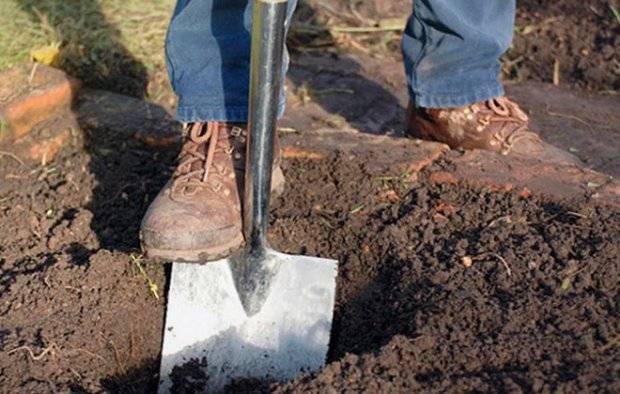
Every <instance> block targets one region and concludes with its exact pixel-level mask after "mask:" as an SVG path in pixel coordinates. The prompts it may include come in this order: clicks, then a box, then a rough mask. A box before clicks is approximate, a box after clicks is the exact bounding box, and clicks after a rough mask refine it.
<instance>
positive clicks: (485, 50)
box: [166, 0, 515, 122]
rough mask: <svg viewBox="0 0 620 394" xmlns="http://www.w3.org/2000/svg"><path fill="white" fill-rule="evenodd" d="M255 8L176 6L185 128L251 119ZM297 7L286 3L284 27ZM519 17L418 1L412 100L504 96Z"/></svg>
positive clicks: (497, 1) (511, 0) (176, 79)
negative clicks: (505, 60)
mask: <svg viewBox="0 0 620 394" xmlns="http://www.w3.org/2000/svg"><path fill="white" fill-rule="evenodd" d="M251 3H252V1H251V0H177V5H176V7H175V10H174V14H173V17H172V21H171V22H170V27H169V29H168V34H167V37H166V62H167V66H168V72H169V76H170V81H171V83H172V86H173V88H174V90H175V92H176V94H177V95H178V96H179V105H178V110H177V118H178V119H179V120H180V121H182V122H195V121H209V120H219V121H229V122H245V121H246V120H247V117H248V85H249V66H250V30H251V16H252V12H251ZM296 5H297V0H289V8H288V9H289V13H288V22H287V23H289V22H290V19H291V16H292V14H293V11H294V9H295V6H296ZM514 15H515V0H466V1H465V0H416V1H415V5H414V9H413V14H412V15H411V17H410V18H409V20H408V22H407V26H406V28H405V31H404V35H403V41H402V51H403V58H404V63H405V72H406V75H407V83H408V90H409V93H410V97H411V100H412V101H413V102H414V103H415V104H416V105H418V106H421V107H427V108H446V107H458V106H463V105H468V104H472V103H475V102H478V101H482V100H486V99H489V98H492V97H497V96H501V95H503V93H504V92H503V88H502V85H501V84H500V83H499V81H498V74H499V67H500V64H499V57H500V56H501V55H502V54H503V53H504V51H505V50H506V49H507V48H508V47H509V45H510V43H511V41H512V31H513V24H514ZM285 57H286V62H285V63H286V64H285V65H284V67H285V69H286V67H288V56H285ZM283 111H284V92H281V99H280V115H281V114H282V113H283Z"/></svg>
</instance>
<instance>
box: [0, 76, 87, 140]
mask: <svg viewBox="0 0 620 394" xmlns="http://www.w3.org/2000/svg"><path fill="white" fill-rule="evenodd" d="M79 87H80V83H79V81H78V80H76V79H74V78H71V77H69V76H67V75H66V74H65V73H64V72H62V71H61V70H58V69H55V68H53V67H48V66H45V65H42V64H22V65H19V66H15V67H13V68H10V69H8V70H5V71H2V72H0V122H1V123H2V133H0V142H2V141H6V140H12V139H16V138H19V137H22V136H24V135H25V134H27V133H29V132H30V131H31V130H32V129H33V128H34V127H35V126H36V125H37V124H39V123H41V122H44V121H46V120H48V119H51V118H53V117H54V116H56V115H57V113H58V112H62V111H63V110H65V109H68V108H70V106H71V103H72V102H73V99H74V98H75V95H76V93H77V91H78V90H79Z"/></svg>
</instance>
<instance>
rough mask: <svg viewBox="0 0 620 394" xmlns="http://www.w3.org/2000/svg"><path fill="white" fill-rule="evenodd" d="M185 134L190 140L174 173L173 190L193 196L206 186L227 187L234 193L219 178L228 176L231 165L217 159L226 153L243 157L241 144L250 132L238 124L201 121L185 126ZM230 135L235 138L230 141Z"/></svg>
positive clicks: (216, 188) (237, 157)
mask: <svg viewBox="0 0 620 394" xmlns="http://www.w3.org/2000/svg"><path fill="white" fill-rule="evenodd" d="M227 128H230V130H227ZM184 134H186V136H187V142H186V143H185V145H183V148H182V149H181V153H180V155H179V158H180V159H179V161H180V163H179V166H178V167H177V170H176V171H175V175H174V181H173V185H172V191H173V193H180V194H181V195H183V196H192V195H194V194H196V193H197V192H198V191H199V190H200V189H201V188H203V187H208V188H210V189H211V190H213V191H215V192H220V191H221V190H222V189H223V190H224V193H226V192H228V193H230V191H229V190H228V189H226V188H223V184H222V182H221V181H220V180H218V178H220V177H222V176H226V175H227V173H228V172H229V168H227V166H226V165H225V164H224V163H214V158H215V155H216V153H224V154H226V155H228V156H231V157H232V158H233V160H241V159H242V157H243V156H242V154H241V153H240V152H239V149H238V147H239V145H242V144H243V143H245V139H246V135H247V133H246V131H245V130H243V129H242V128H241V127H238V126H229V125H223V124H221V123H217V122H206V123H198V122H197V123H191V124H187V125H185V127H184ZM229 135H230V136H231V137H232V140H233V141H230V142H227V141H228V136H229ZM205 147H206V152H205ZM218 175H219V176H218Z"/></svg>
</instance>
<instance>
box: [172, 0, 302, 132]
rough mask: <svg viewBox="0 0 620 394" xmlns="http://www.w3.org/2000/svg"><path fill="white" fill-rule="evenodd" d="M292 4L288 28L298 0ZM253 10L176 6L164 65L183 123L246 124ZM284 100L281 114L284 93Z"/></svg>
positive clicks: (229, 0) (230, 0)
mask: <svg viewBox="0 0 620 394" xmlns="http://www.w3.org/2000/svg"><path fill="white" fill-rule="evenodd" d="M288 3H289V5H288V9H289V12H288V20H287V24H288V23H290V20H291V16H292V14H293V11H294V9H295V7H296V4H297V0H289V2H288ZM251 5H252V1H251V0H178V1H177V5H176V7H175V9H174V14H173V17H172V21H171V22H170V27H169V29H168V34H167V37H166V61H167V66H168V72H169V76H170V81H171V83H172V86H173V88H174V90H175V92H176V94H177V95H178V97H179V105H178V110H177V118H178V120H179V121H181V122H205V121H228V122H245V121H247V117H248V93H249V91H248V90H249V73H250V46H251V40H250V31H251V22H252V7H251ZM285 57H286V58H287V59H285V60H286V61H285V65H284V67H285V69H286V67H287V65H288V56H285ZM281 96H282V99H281V102H280V113H282V112H283V111H284V93H282V94H281Z"/></svg>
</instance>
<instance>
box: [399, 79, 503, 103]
mask: <svg viewBox="0 0 620 394" xmlns="http://www.w3.org/2000/svg"><path fill="white" fill-rule="evenodd" d="M409 92H410V98H411V101H412V102H413V103H414V104H415V105H416V107H422V108H455V107H464V106H466V105H471V104H474V103H479V102H481V101H485V100H489V99H492V98H493V97H499V96H503V95H504V87H503V86H502V84H500V83H498V82H496V83H494V84H492V85H489V86H486V87H483V88H477V89H471V90H467V93H419V92H418V93H416V92H413V91H412V90H411V89H409Z"/></svg>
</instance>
